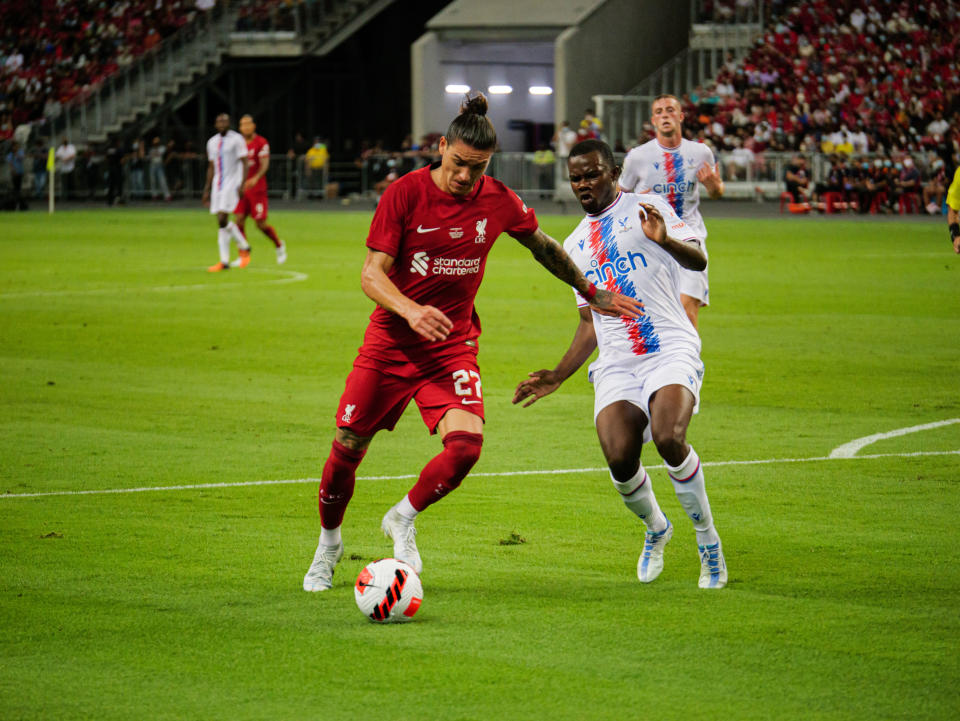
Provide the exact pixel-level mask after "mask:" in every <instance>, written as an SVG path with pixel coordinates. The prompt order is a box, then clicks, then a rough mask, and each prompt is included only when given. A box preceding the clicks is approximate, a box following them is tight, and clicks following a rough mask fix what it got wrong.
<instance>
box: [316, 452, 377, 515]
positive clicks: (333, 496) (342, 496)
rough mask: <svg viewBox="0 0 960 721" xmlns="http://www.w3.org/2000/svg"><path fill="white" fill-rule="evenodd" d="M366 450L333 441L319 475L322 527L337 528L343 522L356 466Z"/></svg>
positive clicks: (353, 482)
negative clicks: (356, 449)
mask: <svg viewBox="0 0 960 721" xmlns="http://www.w3.org/2000/svg"><path fill="white" fill-rule="evenodd" d="M366 452H367V451H366V450H362V451H355V450H352V449H350V448H347V447H346V446H344V445H341V444H340V443H338V442H337V441H334V442H333V448H332V450H331V451H330V455H329V457H327V462H326V464H324V466H323V475H321V477H320V525H322V526H323V527H324V528H339V527H340V525H341V524H342V523H343V514H344V512H345V511H346V510H347V504H348V503H350V499H351V498H353V487H354V484H355V483H356V471H357V466H359V465H360V461H362V460H363V456H364V455H365V454H366Z"/></svg>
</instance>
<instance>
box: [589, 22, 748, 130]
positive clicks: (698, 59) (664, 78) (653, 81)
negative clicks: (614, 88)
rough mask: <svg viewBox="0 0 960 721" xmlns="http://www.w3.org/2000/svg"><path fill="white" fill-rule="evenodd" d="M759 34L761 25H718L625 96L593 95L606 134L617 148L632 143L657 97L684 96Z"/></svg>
mask: <svg viewBox="0 0 960 721" xmlns="http://www.w3.org/2000/svg"><path fill="white" fill-rule="evenodd" d="M759 33H760V29H759V27H740V26H738V27H735V28H730V27H716V28H712V29H711V30H710V32H709V33H706V34H701V35H700V39H699V40H694V41H692V42H695V44H691V46H690V47H687V48H684V49H683V50H681V51H680V52H679V53H677V54H676V55H675V56H673V57H672V58H671V59H670V60H668V61H667V62H666V63H664V64H663V65H662V66H660V67H659V68H657V70H655V71H654V72H653V73H651V74H650V76H649V77H647V78H646V79H645V80H644V81H643V82H642V83H640V84H639V85H637V86H636V87H635V88H633V89H632V90H631V91H630V92H628V93H625V94H623V95H594V96H593V104H594V107H595V108H596V112H597V115H598V116H599V117H600V119H601V120H602V121H603V126H604V136H605V137H606V139H607V141H608V142H609V143H610V144H611V145H612V146H614V147H616V146H617V145H623V146H629V145H630V144H631V143H633V142H636V139H637V138H639V137H641V136H642V134H643V131H644V124H645V123H648V122H649V120H650V116H651V114H652V112H651V109H652V106H653V101H654V98H656V97H657V96H658V95H663V94H667V93H669V94H671V95H676V96H677V97H682V96H683V95H684V94H685V93H689V92H691V91H692V90H694V89H695V88H696V87H697V86H698V85H703V84H705V83H706V82H707V81H709V80H711V79H712V78H714V77H715V76H716V75H717V73H718V72H719V71H720V69H721V68H722V67H723V66H724V64H725V63H727V62H731V61H732V62H734V63H736V62H739V61H740V60H741V59H743V58H744V57H745V56H746V55H747V53H748V52H749V51H750V49H751V48H752V47H753V43H754V42H755V40H756V38H757V37H758V35H759Z"/></svg>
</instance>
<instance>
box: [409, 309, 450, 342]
mask: <svg viewBox="0 0 960 721" xmlns="http://www.w3.org/2000/svg"><path fill="white" fill-rule="evenodd" d="M407 323H409V324H410V327H411V328H412V329H413V330H414V332H416V333H419V334H420V335H422V336H423V337H424V338H426V339H427V340H430V341H434V340H443V339H444V338H446V337H447V336H448V335H450V331H451V330H452V329H453V322H452V321H451V320H450V319H449V318H447V316H445V315H444V314H443V312H442V311H441V310H440V309H439V308H434V307H433V306H432V305H418V306H417V307H416V308H415V309H414V310H413V311H411V312H410V314H409V315H407Z"/></svg>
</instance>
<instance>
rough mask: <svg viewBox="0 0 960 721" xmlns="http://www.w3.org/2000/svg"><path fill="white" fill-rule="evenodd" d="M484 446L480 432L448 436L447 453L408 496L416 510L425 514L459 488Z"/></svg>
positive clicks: (445, 440)
mask: <svg viewBox="0 0 960 721" xmlns="http://www.w3.org/2000/svg"><path fill="white" fill-rule="evenodd" d="M482 446H483V436H482V435H481V434H480V433H467V432H466V431H451V432H450V433H448V434H447V435H445V436H444V437H443V451H442V452H441V453H440V455H438V456H435V457H434V458H433V460H431V461H430V462H429V463H428V464H427V465H426V466H425V467H424V469H423V470H422V471H421V472H420V478H419V480H418V481H417V482H416V484H415V485H414V487H413V488H411V489H410V492H409V493H408V494H407V497H408V498H409V499H410V503H411V504H412V505H413V507H414V508H415V509H417V511H422V510H423V509H425V508H426V507H427V506H429V505H431V504H432V503H436V502H437V501H439V500H440V499H441V498H443V497H444V496H445V495H447V494H448V493H450V491H452V490H453V489H455V488H456V487H457V486H459V485H460V482H461V481H462V480H463V479H464V478H465V477H466V475H467V474H468V473H469V472H470V469H471V468H473V466H474V464H475V463H476V462H477V459H479V458H480V448H481V447H482ZM324 474H326V470H324ZM324 525H326V524H324Z"/></svg>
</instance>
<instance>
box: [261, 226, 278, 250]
mask: <svg viewBox="0 0 960 721" xmlns="http://www.w3.org/2000/svg"><path fill="white" fill-rule="evenodd" d="M260 230H262V231H263V234H264V235H265V236H267V237H268V238H269V239H270V240H272V241H273V244H274V245H275V246H276V247H278V248H279V247H280V238H278V237H277V231H275V230H274V229H273V226H272V225H265V226H263V227H262V228H261V229H260Z"/></svg>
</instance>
